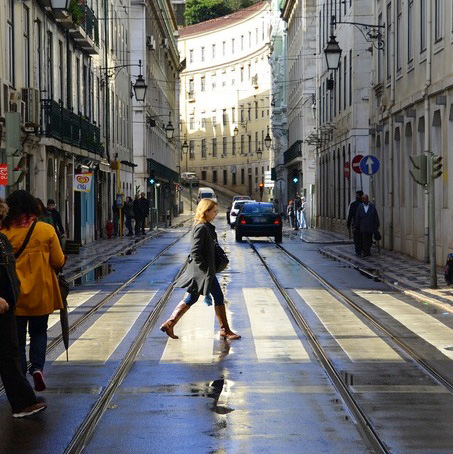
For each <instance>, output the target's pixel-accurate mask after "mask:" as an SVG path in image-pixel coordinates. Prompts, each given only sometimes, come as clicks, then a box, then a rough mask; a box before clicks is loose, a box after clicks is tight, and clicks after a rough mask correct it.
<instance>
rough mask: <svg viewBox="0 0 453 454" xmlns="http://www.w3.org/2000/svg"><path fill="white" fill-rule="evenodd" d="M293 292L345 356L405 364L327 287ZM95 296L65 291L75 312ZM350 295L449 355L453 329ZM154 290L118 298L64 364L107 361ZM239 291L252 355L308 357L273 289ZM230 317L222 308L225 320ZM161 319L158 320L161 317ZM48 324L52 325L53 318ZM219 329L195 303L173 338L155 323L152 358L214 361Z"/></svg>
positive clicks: (395, 305)
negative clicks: (156, 348)
mask: <svg viewBox="0 0 453 454" xmlns="http://www.w3.org/2000/svg"><path fill="white" fill-rule="evenodd" d="M295 291H296V292H297V294H298V295H299V296H300V297H301V298H302V299H303V301H304V302H305V303H306V304H307V306H308V307H310V308H311V310H312V311H313V313H314V314H315V315H316V317H317V318H318V320H319V321H320V323H322V325H323V326H324V327H325V329H326V330H327V331H328V332H329V333H330V335H331V336H332V338H333V339H335V341H336V342H337V344H338V345H339V347H340V348H341V349H342V351H343V352H344V353H345V354H346V355H347V356H348V358H349V359H350V360H351V361H353V362H364V361H367V362H372V361H381V362H403V361H404V359H403V358H402V357H401V356H400V354H399V353H398V352H397V351H396V350H395V349H393V348H392V347H391V346H390V345H389V344H388V343H387V342H386V341H385V340H384V339H383V338H382V337H380V336H379V334H377V333H375V332H374V331H373V330H372V329H370V328H369V327H368V326H367V325H366V324H365V323H364V322H363V321H362V320H361V319H360V317H358V316H357V314H356V313H355V312H354V311H353V310H351V309H349V308H348V307H346V306H344V305H343V304H342V303H341V302H339V301H338V300H337V299H335V298H334V297H333V296H332V295H331V294H330V293H329V292H328V291H327V290H324V289H316V288H297V289H295ZM96 293H97V292H95V291H91V292H80V293H78V294H74V295H71V296H70V310H74V309H75V308H76V307H78V306H80V305H81V304H83V303H84V302H85V301H87V300H88V299H90V298H91V297H93V296H94V295H95V294H96ZM355 293H356V294H357V295H358V296H360V297H362V298H365V299H367V300H368V301H370V302H371V303H373V304H375V305H376V306H378V307H380V308H381V309H382V310H384V311H386V312H387V313H389V314H390V315H391V316H392V317H394V318H395V319H396V320H398V321H400V322H401V323H404V324H405V325H406V326H407V327H408V328H409V329H410V330H412V331H413V332H414V333H415V334H416V335H418V336H420V337H421V338H422V339H424V340H426V341H427V342H429V343H430V344H431V345H433V346H435V347H436V348H438V349H439V351H441V352H442V353H443V354H445V355H446V356H448V357H449V358H451V359H453V352H452V351H450V350H448V349H447V348H448V347H451V344H452V339H453V330H452V329H450V328H448V327H447V326H446V325H444V324H442V323H441V322H439V321H438V320H436V319H435V318H434V317H431V316H430V315H429V314H426V313H424V312H423V311H421V310H419V309H417V308H414V307H412V306H410V305H408V304H406V303H404V302H403V301H401V300H398V299H397V298H395V297H393V296H392V295H386V294H385V293H377V292H366V291H355ZM155 295H156V292H155V291H152V292H150V291H136V290H131V291H129V292H127V293H126V294H124V295H123V296H121V298H119V299H118V301H117V302H116V303H115V304H114V305H113V306H112V307H110V308H109V309H108V310H107V311H106V312H105V313H104V314H102V315H101V316H100V317H99V318H98V319H97V320H96V321H95V322H94V323H93V325H92V326H91V327H90V328H88V329H87V330H86V331H85V332H84V333H83V334H82V335H81V336H80V337H79V338H78V339H76V340H74V341H73V342H72V344H71V346H70V348H69V358H70V362H78V363H96V364H102V363H105V362H106V361H108V360H109V359H110V358H111V356H112V354H113V353H114V351H115V350H116V349H117V347H118V346H119V345H120V344H121V342H122V341H123V340H124V339H125V338H126V336H127V335H128V333H129V331H130V329H131V327H132V326H133V325H134V323H135V322H136V321H137V319H138V317H139V316H140V315H141V314H142V312H143V311H144V310H145V308H146V307H147V306H148V304H149V303H150V301H151V300H152V299H153V298H154V296H155ZM242 295H243V301H244V306H243V307H245V309H246V311H247V314H248V321H249V322H250V331H251V336H249V337H250V341H252V342H253V345H254V352H253V354H254V356H255V357H256V360H257V361H258V362H288V363H304V362H310V361H312V360H313V359H312V358H311V357H310V354H309V352H308V351H307V350H306V348H305V346H304V343H303V342H302V340H301V338H300V335H299V334H298V331H296V330H295V328H294V324H293V321H292V320H291V319H290V316H289V314H288V312H286V311H285V310H284V308H283V306H282V304H281V302H280V301H279V299H278V297H277V295H276V292H275V291H274V289H273V288H263V287H261V288H243V289H242ZM240 310H241V309H240V308H239V309H238V311H235V314H238V313H240ZM235 314H231V313H228V318H229V320H230V323H232V325H234V319H233V317H234V316H235ZM167 316H168V314H167ZM236 316H237V315H236ZM164 318H165V317H162V320H161V321H163V319H164ZM50 323H56V320H52V321H51V322H49V324H50ZM218 329H219V327H218V324H217V322H216V321H215V311H214V308H213V307H208V306H206V305H204V304H203V303H202V302H201V301H199V302H198V303H197V304H195V305H194V306H192V307H191V308H190V310H189V311H188V312H187V313H186V314H185V315H184V316H183V317H182V318H181V320H180V321H179V322H178V324H177V325H176V328H175V332H176V334H177V335H178V336H179V337H180V338H179V340H173V339H170V338H167V337H165V336H164V335H163V334H162V333H161V332H160V331H158V333H157V327H156V336H158V337H161V336H163V337H162V340H164V341H165V345H164V347H163V350H162V353H158V352H157V355H158V358H157V359H158V360H159V362H160V363H188V364H211V363H213V362H216V361H218V352H217V351H216V344H215V341H216V339H217V338H218ZM239 331H241V330H239ZM241 334H243V333H241ZM60 362H66V354H65V353H63V354H61V355H60V356H59V357H58V358H57V359H56V363H60Z"/></svg>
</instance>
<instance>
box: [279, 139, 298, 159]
mask: <svg viewBox="0 0 453 454" xmlns="http://www.w3.org/2000/svg"><path fill="white" fill-rule="evenodd" d="M301 144H302V140H296V141H295V142H294V143H293V144H292V145H291V146H290V147H289V148H288V149H287V150H286V151H285V153H284V154H283V161H284V163H285V164H288V162H291V161H292V160H293V159H296V158H300V157H301V156H302V145H301Z"/></svg>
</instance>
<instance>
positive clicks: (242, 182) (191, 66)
mask: <svg viewBox="0 0 453 454" xmlns="http://www.w3.org/2000/svg"><path fill="white" fill-rule="evenodd" d="M178 47H179V52H180V54H181V58H182V59H183V60H185V69H184V71H183V72H182V73H181V94H180V108H181V140H182V141H185V140H186V141H187V143H188V146H189V147H188V153H187V154H185V155H183V156H182V160H181V170H182V171H191V172H195V173H196V174H197V175H198V176H199V178H201V179H202V180H204V181H207V182H212V183H215V184H218V185H220V186H224V187H227V188H229V189H231V190H233V191H235V192H237V193H239V194H249V195H251V196H252V197H253V198H255V199H258V200H260V191H259V184H260V183H263V182H264V180H265V176H266V174H265V172H270V169H271V166H272V162H273V156H272V149H270V148H269V149H268V148H267V147H266V146H265V143H264V139H265V137H266V135H267V134H268V132H269V126H270V113H271V106H270V91H271V73H270V65H269V62H268V58H269V56H270V4H269V3H268V2H260V3H257V4H255V5H253V6H251V7H249V8H246V9H242V10H240V11H237V12H235V13H233V14H230V15H228V16H224V17H220V18H217V19H213V20H209V21H206V22H202V23H200V24H196V25H192V26H189V27H185V28H182V29H180V31H179V39H178ZM272 195H273V193H272V188H266V189H265V190H264V192H263V200H268V199H269V198H270V197H272Z"/></svg>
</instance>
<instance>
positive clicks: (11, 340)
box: [0, 199, 47, 418]
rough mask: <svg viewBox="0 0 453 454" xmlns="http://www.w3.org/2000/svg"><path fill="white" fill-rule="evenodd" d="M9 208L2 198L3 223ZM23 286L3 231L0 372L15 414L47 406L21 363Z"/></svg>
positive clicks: (0, 239) (0, 241)
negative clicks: (19, 331)
mask: <svg viewBox="0 0 453 454" xmlns="http://www.w3.org/2000/svg"><path fill="white" fill-rule="evenodd" d="M7 211H8V206H7V205H6V203H5V202H4V201H3V200H1V199H0V225H1V221H2V220H3V217H4V216H5V215H6V213H7ZM19 289H20V282H19V279H18V277H17V274H16V262H15V258H14V252H13V248H12V246H11V244H10V243H9V241H8V238H7V237H6V236H5V235H3V233H0V376H1V378H2V382H3V386H4V387H5V392H6V397H7V398H8V400H9V403H10V404H11V407H12V410H13V416H14V417H15V418H23V417H26V416H31V415H34V414H36V413H39V412H41V411H43V410H45V409H46V407H47V405H46V404H45V403H44V402H39V401H38V400H37V398H36V395H35V393H34V391H33V389H32V387H31V386H30V383H29V382H28V380H27V379H26V378H25V375H24V373H23V372H22V368H21V366H20V360H19V347H18V343H17V326H16V316H15V312H16V300H17V297H18V296H19Z"/></svg>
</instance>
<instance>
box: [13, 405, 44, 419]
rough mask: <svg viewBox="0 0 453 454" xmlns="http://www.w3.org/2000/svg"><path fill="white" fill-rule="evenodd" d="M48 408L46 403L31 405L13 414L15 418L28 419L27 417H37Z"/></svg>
mask: <svg viewBox="0 0 453 454" xmlns="http://www.w3.org/2000/svg"><path fill="white" fill-rule="evenodd" d="M46 408H47V404H46V403H44V402H36V404H33V405H30V406H29V407H26V408H24V409H23V410H21V411H18V412H17V413H13V418H26V417H27V416H31V415H36V414H37V413H41V412H42V411H44V410H45V409H46Z"/></svg>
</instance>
